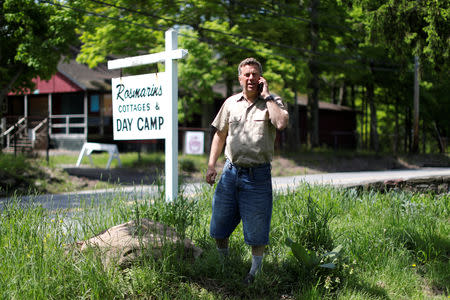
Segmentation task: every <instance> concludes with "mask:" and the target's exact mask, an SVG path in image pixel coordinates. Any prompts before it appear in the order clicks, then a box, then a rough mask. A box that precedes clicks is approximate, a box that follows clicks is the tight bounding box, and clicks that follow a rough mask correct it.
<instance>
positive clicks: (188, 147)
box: [184, 131, 205, 155]
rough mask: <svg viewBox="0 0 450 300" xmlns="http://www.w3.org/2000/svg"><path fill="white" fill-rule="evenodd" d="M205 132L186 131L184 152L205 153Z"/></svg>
mask: <svg viewBox="0 0 450 300" xmlns="http://www.w3.org/2000/svg"><path fill="white" fill-rule="evenodd" d="M204 140H205V133H204V132H203V131H186V134H185V139H184V153H186V154H200V155H201V154H203V153H204V152H203V149H204Z"/></svg>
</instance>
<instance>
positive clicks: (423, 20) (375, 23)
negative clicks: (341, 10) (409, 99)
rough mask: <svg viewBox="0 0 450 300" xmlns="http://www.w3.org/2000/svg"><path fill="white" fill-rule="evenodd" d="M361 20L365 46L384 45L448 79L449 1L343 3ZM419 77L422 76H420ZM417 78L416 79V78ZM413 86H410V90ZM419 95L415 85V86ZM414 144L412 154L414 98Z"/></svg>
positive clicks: (416, 125) (361, 0)
mask: <svg viewBox="0 0 450 300" xmlns="http://www.w3.org/2000/svg"><path fill="white" fill-rule="evenodd" d="M346 2H347V3H348V5H349V6H352V5H353V6H354V7H356V9H354V11H359V12H360V14H361V15H362V16H363V17H362V18H360V19H361V20H363V22H362V23H363V25H364V26H363V29H364V31H365V32H366V33H367V35H366V36H367V38H366V42H368V43H370V44H372V45H383V46H384V47H385V48H386V49H388V50H389V51H390V52H391V53H395V55H396V56H397V57H400V58H401V59H402V60H403V61H410V62H411V61H412V60H413V57H414V56H416V57H418V58H419V60H420V62H421V65H423V64H427V65H429V66H431V68H432V69H433V72H435V73H437V74H442V75H443V76H448V75H446V74H448V70H449V67H450V63H449V58H450V47H449V46H448V45H449V42H450V22H449V20H448V18H449V14H448V11H449V7H450V4H449V2H448V1H441V0H434V1H431V0H427V1H413V0H409V1H395V0H389V1H386V2H385V3H382V4H380V3H379V1H374V0H358V1H352V2H350V1H346ZM420 73H422V72H420ZM419 76H420V74H418V75H417V76H416V78H417V77H419ZM412 87H413V83H411V88H412ZM415 89H416V93H418V85H415ZM414 99H415V105H414V126H413V128H414V141H413V147H412V151H413V152H417V151H418V144H419V142H418V139H419V132H418V131H419V118H418V116H419V112H418V110H419V106H418V94H417V95H416V96H415V97H414Z"/></svg>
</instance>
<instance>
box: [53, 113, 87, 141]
mask: <svg viewBox="0 0 450 300" xmlns="http://www.w3.org/2000/svg"><path fill="white" fill-rule="evenodd" d="M86 121H87V120H86V116H85V115H84V114H74V115H51V116H50V124H49V128H50V137H69V136H70V137H75V136H76V137H80V136H83V137H86V136H87V122H86Z"/></svg>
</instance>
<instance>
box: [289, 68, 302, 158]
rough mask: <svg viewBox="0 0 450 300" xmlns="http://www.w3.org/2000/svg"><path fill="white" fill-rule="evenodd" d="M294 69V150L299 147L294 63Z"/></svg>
mask: <svg viewBox="0 0 450 300" xmlns="http://www.w3.org/2000/svg"><path fill="white" fill-rule="evenodd" d="M294 67H295V69H294V70H295V71H294V88H293V90H294V112H293V114H292V127H293V130H294V143H293V147H291V149H293V150H296V149H299V148H300V145H301V141H300V122H299V118H300V117H299V112H298V99H297V80H296V79H297V78H296V76H297V64H295V66H294Z"/></svg>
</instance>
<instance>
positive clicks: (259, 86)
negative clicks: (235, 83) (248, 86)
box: [258, 82, 264, 94]
mask: <svg viewBox="0 0 450 300" xmlns="http://www.w3.org/2000/svg"><path fill="white" fill-rule="evenodd" d="M263 87H264V83H262V82H260V83H258V92H259V93H260V94H261V93H262V90H263Z"/></svg>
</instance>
